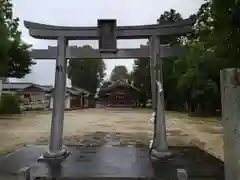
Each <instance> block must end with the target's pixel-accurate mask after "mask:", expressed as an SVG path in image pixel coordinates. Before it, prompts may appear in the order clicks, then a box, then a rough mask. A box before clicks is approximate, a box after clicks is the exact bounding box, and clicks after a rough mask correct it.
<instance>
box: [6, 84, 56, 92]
mask: <svg viewBox="0 0 240 180" xmlns="http://www.w3.org/2000/svg"><path fill="white" fill-rule="evenodd" d="M32 86H33V87H37V88H39V89H41V90H42V91H46V92H47V91H51V90H52V88H53V87H52V86H47V85H39V84H34V83H19V82H17V83H5V84H3V90H5V91H11V90H12V91H23V90H24V89H26V88H28V87H32Z"/></svg>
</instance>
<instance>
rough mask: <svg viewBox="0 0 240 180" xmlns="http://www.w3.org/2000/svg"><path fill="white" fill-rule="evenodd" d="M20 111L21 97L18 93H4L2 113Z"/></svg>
mask: <svg viewBox="0 0 240 180" xmlns="http://www.w3.org/2000/svg"><path fill="white" fill-rule="evenodd" d="M20 112H21V110H20V98H19V97H18V96H17V95H16V94H7V95H2V97H1V100H0V114H19V113H20Z"/></svg>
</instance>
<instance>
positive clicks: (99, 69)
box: [67, 46, 105, 93]
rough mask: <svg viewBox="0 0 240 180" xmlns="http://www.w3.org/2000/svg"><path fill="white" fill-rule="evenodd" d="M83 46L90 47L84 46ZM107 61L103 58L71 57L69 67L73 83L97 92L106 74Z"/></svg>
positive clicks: (68, 72)
mask: <svg viewBox="0 0 240 180" xmlns="http://www.w3.org/2000/svg"><path fill="white" fill-rule="evenodd" d="M81 48H90V49H92V48H91V47H90V46H83V47H81ZM104 71H105V63H104V61H103V60H102V59H86V60H85V59H80V60H79V59H71V60H69V63H68V67H67V74H68V78H69V79H70V80H71V82H72V85H73V86H75V87H78V88H83V89H85V90H87V91H89V92H91V93H95V92H96V89H97V87H98V86H99V84H100V83H101V82H102V81H103V78H104V76H105V73H104Z"/></svg>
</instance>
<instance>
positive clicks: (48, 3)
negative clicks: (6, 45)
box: [13, 0, 203, 85]
mask: <svg viewBox="0 0 240 180" xmlns="http://www.w3.org/2000/svg"><path fill="white" fill-rule="evenodd" d="M202 3H203V0H68V1H65V0H24V1H23V0H13V4H14V15H15V16H18V17H19V18H20V20H21V23H20V29H21V31H22V38H23V40H24V41H26V42H27V43H30V44H32V45H33V48H47V47H48V45H56V42H55V41H47V40H36V39H33V38H31V37H30V36H29V35H28V31H27V29H26V28H25V27H24V26H23V21H24V20H28V21H33V22H39V23H45V24H52V25H66V26H96V25H97V19H117V25H119V26H122V25H145V24H154V23H156V20H157V19H158V17H159V16H160V15H161V13H163V12H164V11H165V10H169V9H170V8H173V9H176V10H177V11H178V12H180V13H181V14H182V16H183V17H184V18H187V17H188V16H189V15H190V14H192V13H195V12H196V11H197V10H198V8H199V7H200V5H201V4H202ZM145 43H146V40H121V41H118V48H137V47H139V46H140V44H145ZM84 44H89V45H91V46H92V47H93V48H97V41H72V42H70V45H84ZM105 63H106V67H107V75H108V76H109V74H110V72H111V71H112V69H113V68H114V66H116V65H125V66H126V67H127V68H128V70H129V71H130V70H131V69H132V64H133V60H132V59H123V60H122V59H118V60H115V59H111V60H110V59H109V60H105ZM54 69H55V62H54V61H47V60H38V61H37V64H36V65H35V66H33V67H32V73H31V74H29V75H27V76H26V77H25V78H24V79H22V80H20V81H24V82H26V81H27V82H34V83H38V84H53V82H54ZM14 81H15V80H14ZM18 81H19V80H18ZM67 84H68V85H70V81H69V80H68V81H67Z"/></svg>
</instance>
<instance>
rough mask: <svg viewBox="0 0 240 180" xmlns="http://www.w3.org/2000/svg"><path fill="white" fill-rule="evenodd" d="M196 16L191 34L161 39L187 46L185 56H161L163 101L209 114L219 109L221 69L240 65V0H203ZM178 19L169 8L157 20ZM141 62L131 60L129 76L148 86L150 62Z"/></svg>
mask: <svg viewBox="0 0 240 180" xmlns="http://www.w3.org/2000/svg"><path fill="white" fill-rule="evenodd" d="M197 17H198V20H197V22H196V24H195V25H194V27H193V30H194V31H193V33H192V34H191V35H190V36H187V37H184V38H180V39H179V38H176V37H165V38H163V39H161V43H167V44H179V45H185V46H187V47H188V49H189V52H188V54H187V56H186V57H183V58H166V59H164V64H163V71H164V72H163V73H164V96H165V103H166V108H167V109H171V110H178V111H181V110H183V111H188V112H190V114H192V113H196V114H198V115H200V114H201V115H206V114H207V115H212V114H215V113H216V112H217V111H218V110H220V109H221V101H220V99H221V94H220V77H219V76H220V70H221V69H223V68H229V67H235V68H236V67H239V66H240V61H239V59H240V53H239V47H240V44H239V42H240V41H239V39H240V34H239V32H240V31H239V28H240V18H239V17H240V3H239V1H237V0H230V1H218V0H206V1H205V2H204V4H203V5H202V6H201V7H200V8H199V10H198V12H197ZM180 19H182V17H181V15H180V14H179V13H177V12H176V11H175V10H172V9H171V10H170V11H166V12H164V13H163V14H162V15H161V17H160V18H159V19H158V20H157V22H158V23H161V24H165V23H171V22H175V21H177V20H180ZM183 40H184V41H183ZM183 42H184V44H183ZM144 63H145V62H144V61H143V60H140V59H138V60H136V61H135V62H134V69H133V72H132V76H133V79H134V82H135V83H136V86H138V87H139V86H140V85H141V84H147V86H148V87H150V83H147V80H146V77H149V76H150V71H149V65H148V64H147V63H145V64H144ZM144 77H145V78H144ZM149 82H150V80H149ZM145 92H147V90H145Z"/></svg>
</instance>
